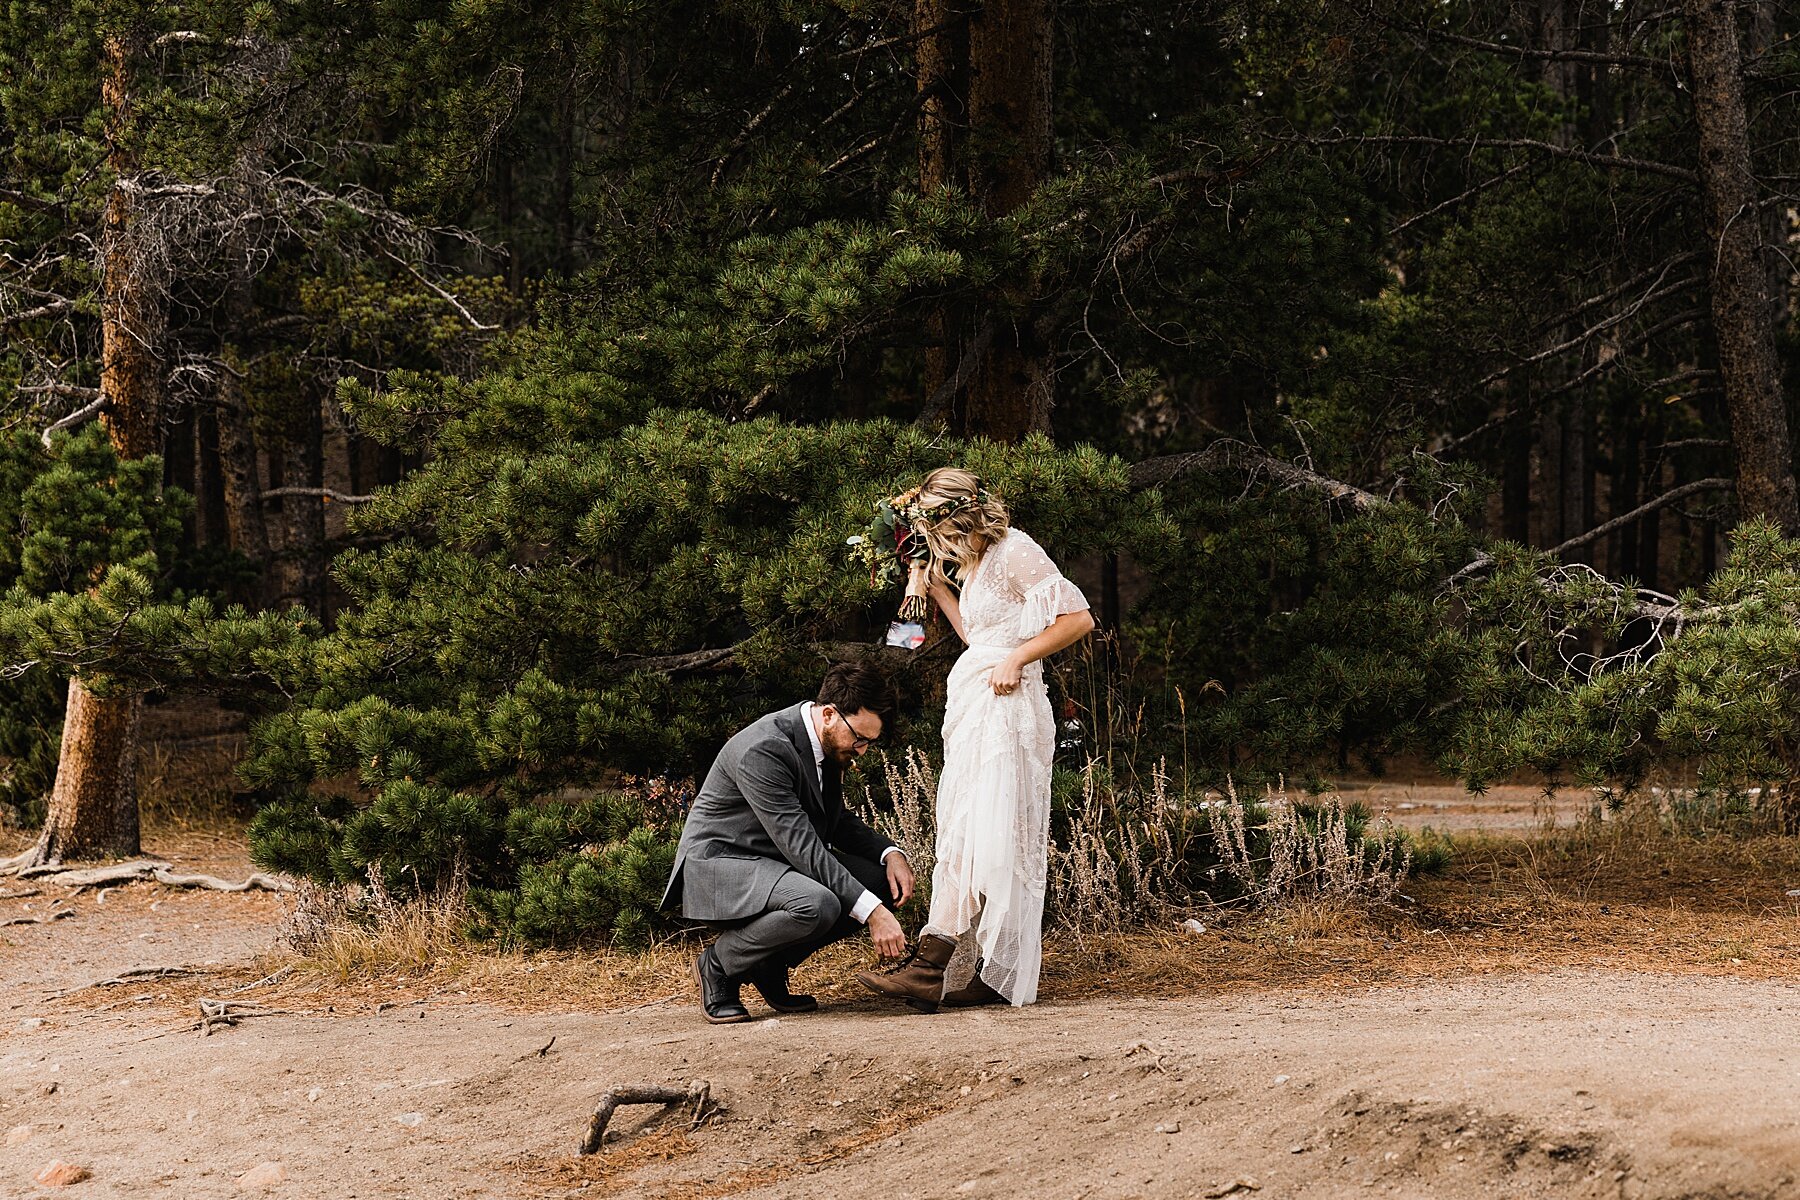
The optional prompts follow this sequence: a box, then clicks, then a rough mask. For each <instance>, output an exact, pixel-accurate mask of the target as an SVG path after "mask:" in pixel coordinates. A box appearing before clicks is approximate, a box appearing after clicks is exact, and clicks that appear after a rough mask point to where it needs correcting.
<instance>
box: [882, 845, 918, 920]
mask: <svg viewBox="0 0 1800 1200" xmlns="http://www.w3.org/2000/svg"><path fill="white" fill-rule="evenodd" d="M887 879H888V895H890V896H892V897H893V898H894V907H895V908H899V907H900V906H901V905H902V904H905V903H906V902H907V901H908V900H911V899H912V894H913V872H912V864H911V863H909V862H907V861H906V851H904V850H896V851H894V852H893V853H892V854H890V855H888V856H887Z"/></svg>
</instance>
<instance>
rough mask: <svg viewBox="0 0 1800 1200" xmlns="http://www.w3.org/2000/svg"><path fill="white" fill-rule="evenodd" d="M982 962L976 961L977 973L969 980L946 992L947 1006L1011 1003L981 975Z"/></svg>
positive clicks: (970, 1006) (962, 1006) (969, 1006)
mask: <svg viewBox="0 0 1800 1200" xmlns="http://www.w3.org/2000/svg"><path fill="white" fill-rule="evenodd" d="M981 967H982V962H981V960H980V959H977V960H976V961H975V973H974V974H973V975H971V976H969V982H967V983H965V984H963V985H962V986H961V987H959V988H956V989H954V990H952V991H948V992H945V993H944V1001H943V1003H944V1007H945V1008H975V1007H977V1006H978V1005H982V1004H1010V1003H1011V1001H1010V1000H1008V999H1007V998H1006V997H1005V996H1002V995H1001V994H1000V993H999V992H996V991H995V990H994V989H993V988H991V987H989V986H988V985H987V981H986V980H985V979H983V978H982V977H981Z"/></svg>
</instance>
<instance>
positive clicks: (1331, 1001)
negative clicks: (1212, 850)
mask: <svg viewBox="0 0 1800 1200" xmlns="http://www.w3.org/2000/svg"><path fill="white" fill-rule="evenodd" d="M155 848H156V847H155V845H154V844H152V846H151V849H155ZM180 849H181V850H182V852H183V857H182V861H181V863H180V865H181V867H182V868H183V869H188V868H197V869H203V870H211V871H215V872H219V873H222V874H227V875H234V874H236V875H241V874H242V873H243V871H244V870H245V869H246V867H247V864H245V863H244V862H243V860H242V857H241V852H240V851H238V850H236V849H235V848H234V844H233V843H232V841H231V840H230V839H229V838H220V839H217V840H215V841H213V842H207V841H205V840H204V839H203V840H201V841H198V842H196V841H195V840H194V839H192V838H188V839H186V840H184V841H183V842H182V844H181V846H180ZM29 886H31V884H29V883H25V884H21V883H19V882H18V881H11V880H8V881H0V893H7V892H14V891H18V890H20V889H22V888H24V887H29ZM59 902H60V903H59ZM64 907H73V908H75V909H76V910H77V915H76V916H75V917H73V918H70V919H67V920H59V921H56V922H54V923H51V924H46V925H23V926H12V927H6V928H0V1129H3V1130H6V1131H8V1132H6V1133H5V1135H4V1139H3V1141H0V1196H7V1197H11V1196H34V1195H37V1196H50V1195H56V1194H63V1193H64V1192H66V1193H67V1194H70V1195H85V1196H93V1197H112V1196H121V1197H122V1196H132V1197H142V1196H159V1195H166V1196H171V1197H194V1198H205V1197H226V1196H241V1195H245V1194H252V1193H254V1194H270V1195H287V1196H297V1197H299V1196H304V1197H317V1198H323V1200H338V1198H361V1197H386V1196H397V1197H433V1198H435V1197H516V1196H539V1195H542V1196H564V1195H568V1196H593V1195H620V1196H631V1197H646V1198H656V1200H681V1198H686V1197H704V1196H728V1195H742V1196H747V1197H756V1198H761V1200H777V1198H783V1200H785V1198H791V1197H800V1198H805V1197H818V1198H821V1200H823V1198H836V1197H842V1196H850V1195H883V1196H889V1197H921V1198H922V1197H961V1196H974V1197H1013V1196H1034V1197H1035V1196H1041V1197H1047V1198H1067V1200H1076V1198H1081V1197H1090V1198H1096V1200H1098V1198H1102V1197H1104V1198H1114V1197H1117V1198H1125V1197H1144V1198H1151V1197H1155V1198H1162V1197H1170V1198H1174V1197H1181V1198H1187V1197H1200V1196H1213V1195H1219V1194H1222V1193H1223V1190H1224V1189H1227V1188H1229V1187H1231V1186H1232V1185H1233V1184H1234V1183H1235V1184H1238V1187H1237V1189H1236V1190H1235V1191H1234V1192H1232V1193H1231V1194H1233V1195H1237V1196H1256V1197H1293V1198H1309V1200H1310V1198H1320V1200H1323V1198H1326V1197H1342V1196H1361V1195H1369V1196H1406V1197H1420V1198H1424V1197H1441V1198H1447V1200H1458V1198H1462V1197H1535V1196H1543V1197H1558V1198H1561V1197H1623V1198H1638V1197H1644V1198H1648V1197H1670V1198H1674V1197H1682V1198H1686V1200H1698V1198H1702V1197H1719V1198H1721V1200H1723V1198H1725V1197H1732V1198H1744V1197H1789V1196H1796V1195H1800V1182H1797V1180H1800V1021H1796V1019H1795V1018H1796V1015H1800V988H1797V987H1795V986H1794V984H1793V983H1792V982H1790V981H1789V980H1788V979H1787V978H1785V977H1783V976H1782V975H1781V974H1779V973H1777V974H1776V975H1775V976H1774V977H1769V975H1768V973H1767V972H1768V968H1769V967H1770V966H1771V965H1772V964H1771V963H1770V960H1769V959H1768V957H1767V956H1766V955H1765V956H1764V958H1763V959H1761V960H1759V961H1761V962H1763V963H1764V970H1765V975H1764V977H1763V978H1745V977H1742V976H1739V975H1732V974H1713V975H1695V974H1666V973H1661V972H1659V971H1656V970H1642V969H1637V970H1624V969H1616V968H1613V969H1601V968H1596V967H1594V966H1592V965H1585V966H1583V965H1576V966H1569V965H1562V966H1558V967H1557V968H1555V969H1551V970H1541V971H1536V970H1524V971H1521V970H1512V969H1505V970H1490V971H1488V972H1486V973H1483V974H1478V975H1475V974H1470V975H1458V974H1456V973H1454V972H1447V973H1446V974H1445V975H1442V976H1440V977H1438V978H1434V979H1426V980H1423V981H1412V982H1399V983H1384V984H1376V985H1366V984H1356V983H1348V984H1346V983H1345V982H1343V981H1342V980H1338V981H1336V982H1328V983H1324V984H1321V983H1317V982H1314V983H1309V984H1307V985H1305V986H1285V987H1268V986H1260V985H1257V984H1255V983H1244V984H1241V985H1234V986H1232V987H1230V988H1227V989H1224V990H1208V991H1206V992H1204V993H1203V992H1200V991H1198V990H1196V991H1194V992H1192V993H1190V994H1185V995H1172V996H1162V997H1158V998H1143V997H1138V998H1130V997H1126V998H1118V997H1114V998H1108V997H1106V996H1102V995H1095V994H1091V992H1089V991H1087V990H1085V989H1083V988H1082V987H1080V986H1077V985H1076V984H1074V983H1072V982H1070V981H1069V980H1068V979H1066V978H1065V979H1062V980H1060V981H1054V986H1052V987H1050V988H1048V989H1047V997H1046V1001H1045V1002H1044V1003H1042V1004H1040V1005H1037V1006H1035V1007H1033V1008H1030V1009H1025V1010H1018V1011H1013V1010H981V1011H976V1012H963V1013H948V1012H946V1013H940V1014H938V1015H936V1016H931V1017H924V1016H917V1015H913V1014H911V1013H910V1012H907V1011H906V1010H889V1009H886V1008H883V1007H881V1006H880V1005H878V1004H876V1003H874V1002H873V1001H863V1000H854V999H852V1000H842V1001H834V1002H832V1003H831V1004H829V1005H828V1006H827V1008H826V1009H825V1010H824V1011H822V1012H820V1013H817V1014H811V1015H803V1016H788V1017H782V1018H780V1019H778V1020H777V1019H769V1016H770V1015H769V1014H768V1013H767V1011H766V1010H763V1009H761V1008H760V1007H755V1006H753V1008H754V1010H755V1011H756V1012H757V1014H758V1016H759V1017H761V1018H763V1019H760V1020H758V1021H757V1022H755V1023H753V1024H750V1025H740V1026H727V1027H713V1026H709V1025H706V1024H704V1023H703V1022H702V1021H701V1020H700V1019H699V1017H698V1014H697V1010H696V1008H695V1006H694V1004H693V1002H692V1000H691V998H690V997H688V996H687V995H686V994H685V993H684V994H679V995H671V994H670V993H669V989H668V988H667V987H666V986H664V987H660V988H657V989H653V991H652V994H648V995H644V996H642V997H634V998H633V1000H634V1001H635V1006H627V1007H617V1006H615V1007H612V1008H604V1007H600V1006H597V1005H590V1006H588V1010H587V1011H583V1010H582V1009H583V1005H582V1002H581V1001H580V1000H579V999H578V998H575V999H571V998H566V997H564V996H562V995H560V994H558V993H557V992H556V991H555V988H554V986H553V985H547V987H546V992H545V994H542V995H535V996H532V995H526V996H523V997H518V998H517V999H516V1000H515V1001H513V1002H504V1003H502V1002H495V1001H494V1000H493V999H491V998H490V999H485V1000H480V999H476V998H474V997H471V996H469V995H466V994H462V995H459V994H457V990H456V989H455V985H454V984H445V985H442V986H432V985H429V984H428V985H426V986H425V988H424V991H423V992H421V989H420V987H419V986H418V985H417V983H416V981H415V982H414V983H413V984H410V985H405V986H401V987H398V988H396V987H394V986H393V985H390V984H383V985H380V986H375V985H369V986H364V987H361V988H357V989H349V988H321V987H312V988H295V987H291V986H290V987H287V988H286V989H282V988H280V987H275V988H273V989H272V988H270V987H267V986H265V987H263V988H260V989H258V988H247V989H246V990H244V991H241V992H238V993H236V995H237V996H239V997H242V998H256V999H262V1000H264V1001H265V1002H266V1003H268V1004H270V1005H272V1006H275V1007H279V1008H281V1009H283V1010H285V1011H283V1012H281V1013H278V1014H276V1015H271V1016H264V1017H258V1018H255V1019H251V1020H246V1021H245V1022H243V1023H242V1024H240V1025H238V1026H235V1027H231V1028H225V1029H220V1030H217V1031H215V1032H214V1033H212V1034H211V1035H210V1036H202V1035H201V1034H200V1033H199V1032H197V1031H195V1030H193V1029H192V1028H191V1026H192V1023H193V1020H194V1016H195V998H196V997H197V996H200V995H206V996H213V997H217V996H222V995H225V994H226V993H228V992H230V991H231V989H234V988H245V985H247V984H251V983H254V981H255V980H256V979H257V977H258V976H259V975H260V974H262V973H263V972H264V971H265V970H266V969H267V968H268V966H269V965H270V963H271V962H272V961H273V960H272V959H271V958H270V957H268V956H269V954H270V952H271V951H272V950H273V949H274V941H275V929H276V925H277V923H278V921H279V919H280V915H281V910H282V902H281V901H280V900H279V899H278V898H276V897H273V896H269V895H266V894H249V895H220V894H213V893H198V892H185V891H175V890H171V889H168V888H164V887H162V886H160V885H155V884H137V885H132V886H130V887H126V888H120V889H116V890H113V891H111V892H109V893H108V894H107V895H106V897H105V899H104V901H103V902H102V901H99V900H98V899H97V898H96V897H95V896H94V895H93V894H92V893H86V894H83V895H80V896H75V897H70V895H69V893H67V892H66V890H64V889H60V888H56V887H54V886H51V885H49V884H44V885H42V886H41V888H40V891H39V894H38V895H37V896H31V897H17V898H11V899H7V898H0V920H4V919H7V918H10V917H16V916H28V915H41V914H44V913H47V912H50V911H55V910H56V909H59V908H64ZM1768 919H1769V920H1787V919H1788V918H1782V917H1772V918H1768ZM1795 920H1800V918H1795ZM1470 936H1471V937H1472V936H1474V935H1470ZM1508 961H1510V960H1508ZM1730 961H1736V960H1730ZM1776 961H1777V962H1781V963H1783V964H1785V961H1786V960H1776ZM175 965H180V966H190V967H198V968H202V970H203V973H202V974H200V975H197V976H193V977H177V978H174V979H170V980H157V981H150V982H145V983H138V984H131V985H127V986H117V987H109V988H99V989H95V988H86V989H83V990H78V991H74V992H72V993H70V994H67V995H61V996H58V995H55V994H54V993H57V992H60V991H63V990H64V989H70V988H80V987H81V985H83V984H90V983H92V982H94V981H95V980H98V979H103V978H107V977H109V976H112V975H116V974H118V973H119V972H121V971H124V970H126V969H130V968H134V967H148V966H175ZM1732 969H1734V968H1731V967H1729V966H1727V967H1725V968H1724V970H1727V971H1729V970H1732ZM1785 970H1786V967H1785V965H1782V966H1781V967H1779V968H1778V971H1785ZM845 995H849V993H845ZM408 1001H411V1002H408ZM396 1002H398V1003H396ZM384 1004H385V1006H384ZM552 1039H554V1040H552ZM546 1047H547V1049H546ZM692 1079H705V1080H707V1081H708V1082H709V1083H710V1084H711V1086H712V1088H713V1090H714V1092H715V1094H716V1095H717V1096H718V1097H719V1098H720V1099H721V1100H722V1101H723V1103H724V1105H725V1111H724V1112H723V1114H722V1115H721V1116H720V1117H718V1118H717V1119H715V1120H714V1121H712V1122H710V1123H708V1124H706V1125H703V1126H702V1127H701V1128H699V1129H697V1130H692V1131H689V1130H688V1129H687V1122H686V1120H685V1118H684V1117H682V1116H681V1115H679V1114H667V1115H659V1114H658V1113H657V1112H656V1111H655V1110H653V1109H649V1108H627V1109H624V1110H622V1112H621V1114H620V1116H619V1118H618V1119H617V1120H616V1121H615V1128H616V1129H618V1130H619V1131H621V1132H622V1134H623V1137H622V1138H621V1140H619V1141H618V1142H616V1143H615V1144H613V1145H611V1146H609V1147H608V1149H607V1150H606V1151H605V1152H603V1153H602V1154H601V1155H598V1156H595V1157H592V1158H586V1159H582V1158H577V1157H576V1156H575V1155H574V1153H573V1150H574V1147H575V1144H576V1142H577V1140H578V1138H579V1136H580V1134H581V1132H582V1130H583V1128H584V1127H585V1124H586V1120H587V1114H588V1113H589V1112H590V1111H591V1110H592V1108H593V1106H594V1104H595V1102H596V1101H597V1100H598V1098H599V1096H600V1094H601V1093H602V1092H604V1091H605V1090H606V1088H608V1087H610V1086H613V1085H617V1084H627V1083H640V1082H654V1083H683V1082H686V1081H688V1080H692ZM53 1159H60V1160H64V1161H66V1162H70V1163H74V1164H78V1165H80V1166H83V1167H86V1168H88V1169H89V1170H91V1172H92V1178H91V1179H89V1180H87V1181H86V1182H83V1183H80V1184H77V1185H74V1186H73V1187H71V1188H68V1189H61V1190H58V1189H51V1188H40V1187H37V1186H36V1185H34V1183H33V1178H34V1176H35V1175H36V1174H37V1173H38V1172H39V1171H40V1170H41V1169H42V1168H43V1167H44V1166H45V1165H46V1164H48V1163H49V1162H50V1161H51V1160H53ZM272 1162H273V1163H279V1164H281V1169H280V1172H279V1174H281V1175H283V1176H285V1179H284V1180H282V1181H280V1182H277V1183H274V1184H270V1185H266V1186H255V1187H250V1186H246V1185H245V1184H244V1182H243V1181H242V1180H241V1179H240V1177H241V1176H243V1175H244V1173H245V1172H248V1171H250V1170H251V1169H252V1168H256V1167H257V1166H258V1165H259V1164H264V1163H272ZM253 1178H254V1177H253Z"/></svg>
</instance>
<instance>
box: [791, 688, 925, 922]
mask: <svg viewBox="0 0 1800 1200" xmlns="http://www.w3.org/2000/svg"><path fill="white" fill-rule="evenodd" d="M817 707H818V705H816V704H814V703H813V702H812V701H811V700H808V701H807V702H806V703H805V704H802V705H801V706H800V720H801V721H802V722H804V723H805V725H806V736H807V738H809V739H810V740H811V741H812V752H813V771H814V772H815V773H816V774H817V776H818V780H819V794H820V795H824V794H825V747H824V745H823V744H822V743H821V742H820V741H819V727H818V726H817V725H815V724H813V710H814V709H815V708H817ZM900 853H903V852H902V851H901V849H900V847H898V846H889V847H888V848H887V849H886V850H883V851H882V852H881V861H882V862H883V863H886V862H887V860H888V855H890V854H900ZM880 907H881V897H880V896H877V895H876V894H875V893H874V892H871V891H869V890H868V889H867V888H864V889H863V894H862V895H861V896H858V897H857V898H856V905H855V907H853V908H852V909H851V910H850V915H851V917H853V918H854V919H855V920H856V922H857V923H858V924H859V925H867V924H868V923H869V914H870V913H872V912H874V911H875V910H876V909H878V908H880Z"/></svg>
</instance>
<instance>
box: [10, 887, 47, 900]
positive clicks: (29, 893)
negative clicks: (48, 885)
mask: <svg viewBox="0 0 1800 1200" xmlns="http://www.w3.org/2000/svg"><path fill="white" fill-rule="evenodd" d="M43 894H44V890H43V889H42V888H20V889H19V890H18V891H16V892H0V900H29V899H31V897H33V896H41V895H43Z"/></svg>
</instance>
